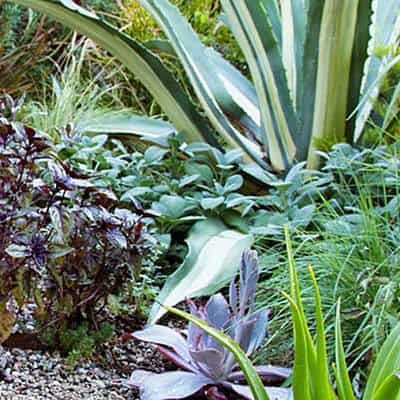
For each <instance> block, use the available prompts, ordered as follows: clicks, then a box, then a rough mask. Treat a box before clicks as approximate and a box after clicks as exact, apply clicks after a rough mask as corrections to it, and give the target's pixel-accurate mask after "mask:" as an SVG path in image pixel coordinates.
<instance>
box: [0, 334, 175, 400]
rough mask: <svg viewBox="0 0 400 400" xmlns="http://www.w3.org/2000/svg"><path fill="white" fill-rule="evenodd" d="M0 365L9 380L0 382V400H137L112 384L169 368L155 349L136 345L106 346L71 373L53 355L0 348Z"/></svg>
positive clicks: (124, 388) (127, 391)
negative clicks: (134, 374) (140, 372)
mask: <svg viewBox="0 0 400 400" xmlns="http://www.w3.org/2000/svg"><path fill="white" fill-rule="evenodd" d="M102 359H103V360H104V361H105V362H103V363H102V362H101V360H102ZM0 361H1V363H2V364H4V367H3V371H4V373H5V376H8V377H11V379H4V378H3V379H1V378H0V400H124V399H125V400H137V399H138V398H139V397H138V393H137V392H136V391H135V390H132V389H128V388H126V387H125V386H123V385H121V384H118V383H116V382H118V380H119V379H126V378H128V377H129V375H130V373H131V372H133V370H135V369H139V368H140V369H146V370H150V371H154V372H160V371H165V370H166V369H171V368H172V366H171V365H170V364H168V363H167V362H166V361H165V360H164V359H163V358H162V356H161V355H160V354H159V353H158V352H157V350H156V348H155V347H153V346H152V345H149V344H145V343H140V342H137V341H129V342H127V343H119V342H117V343H113V344H110V345H108V346H107V347H106V348H104V349H101V350H99V354H97V355H96V356H95V357H94V360H89V361H82V362H79V364H78V365H76V366H75V368H74V369H73V370H71V369H69V368H68V366H67V365H66V363H65V360H64V359H63V358H62V357H61V356H60V354H59V353H57V352H54V353H53V354H51V353H49V352H47V351H32V350H21V349H17V348H14V349H2V348H0ZM110 361H111V362H110ZM104 364H105V365H104Z"/></svg>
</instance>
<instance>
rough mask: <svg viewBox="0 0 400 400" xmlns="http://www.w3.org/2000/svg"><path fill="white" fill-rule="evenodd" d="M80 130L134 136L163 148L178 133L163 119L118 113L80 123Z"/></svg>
mask: <svg viewBox="0 0 400 400" xmlns="http://www.w3.org/2000/svg"><path fill="white" fill-rule="evenodd" d="M79 130H80V131H82V132H92V133H106V134H107V135H118V136H129V135H132V136H136V137H140V138H141V139H143V140H145V141H148V142H152V143H157V144H159V145H161V146H168V138H169V137H170V136H172V135H173V134H174V133H176V128H175V127H174V126H173V125H171V124H170V123H168V122H166V121H163V120H161V119H155V118H146V117H140V116H138V115H131V114H127V113H116V112H110V113H107V114H103V115H101V116H96V117H93V118H91V119H90V120H84V121H79Z"/></svg>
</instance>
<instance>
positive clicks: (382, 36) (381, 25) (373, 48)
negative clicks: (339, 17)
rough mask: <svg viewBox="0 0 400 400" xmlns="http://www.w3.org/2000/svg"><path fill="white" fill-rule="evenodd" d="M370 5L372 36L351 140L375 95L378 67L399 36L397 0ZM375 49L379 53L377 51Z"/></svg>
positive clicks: (389, 56)
mask: <svg viewBox="0 0 400 400" xmlns="http://www.w3.org/2000/svg"><path fill="white" fill-rule="evenodd" d="M372 9H373V10H372V12H373V16H372V23H371V29H370V30H371V36H372V37H371V40H370V43H369V46H368V60H367V62H366V64H365V76H364V79H363V82H362V87H361V96H362V97H364V100H365V101H363V104H362V106H361V107H360V108H359V109H358V112H357V120H356V127H355V132H354V141H357V140H358V139H359V138H360V136H361V134H362V131H363V129H364V126H365V123H366V121H367V119H368V118H369V116H370V114H371V111H372V109H373V106H374V102H375V100H376V99H377V98H378V95H379V90H380V86H381V84H382V81H383V79H377V78H379V77H382V78H383V75H384V74H382V71H384V70H385V67H386V66H387V65H388V64H389V63H390V62H391V61H392V60H393V58H394V57H395V55H396V49H397V45H398V40H399V38H400V0H373V1H372ZM379 52H381V53H383V54H378V53H379Z"/></svg>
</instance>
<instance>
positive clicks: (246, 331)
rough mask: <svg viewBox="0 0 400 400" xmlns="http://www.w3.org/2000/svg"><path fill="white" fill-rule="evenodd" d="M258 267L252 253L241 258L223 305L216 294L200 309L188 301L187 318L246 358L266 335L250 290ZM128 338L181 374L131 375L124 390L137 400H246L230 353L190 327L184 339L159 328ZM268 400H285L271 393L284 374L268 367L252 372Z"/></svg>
mask: <svg viewBox="0 0 400 400" xmlns="http://www.w3.org/2000/svg"><path fill="white" fill-rule="evenodd" d="M258 278H259V264H258V259H257V255H256V252H254V251H246V252H244V253H243V256H242V260H241V267H240V279H239V284H238V285H237V284H236V281H235V279H234V280H233V281H232V282H231V284H230V288H229V302H228V301H227V300H226V299H225V298H224V296H223V295H222V294H216V295H214V296H212V297H211V298H210V299H209V300H208V302H207V304H206V305H205V306H200V307H198V306H196V304H195V303H194V302H192V301H188V304H189V309H190V312H191V313H192V314H193V315H195V316H196V317H198V318H201V319H203V320H204V321H206V322H207V323H208V324H209V325H211V326H213V327H214V328H217V329H219V330H221V331H224V332H225V333H226V334H228V335H229V336H230V337H232V338H233V339H234V340H235V341H236V342H237V343H238V344H239V345H240V347H241V348H242V349H243V350H244V351H245V353H246V354H247V355H248V356H250V355H251V354H252V353H253V352H254V351H255V350H257V349H258V348H259V347H260V346H261V344H262V343H263V341H264V339H265V337H266V335H267V327H268V314H269V311H268V309H267V308H265V307H264V308H261V309H258V310H255V306H254V302H255V293H256V285H257V281H258ZM130 336H131V337H133V338H136V339H139V340H142V341H146V342H151V343H155V344H157V345H158V349H159V351H160V352H161V353H162V354H163V355H164V356H165V357H166V358H168V359H169V360H171V361H172V362H174V363H175V364H176V365H177V366H178V367H179V368H180V369H181V371H173V372H165V373H162V374H155V373H152V372H148V371H143V370H136V371H134V372H133V374H132V376H131V377H130V379H129V380H128V381H126V384H127V385H129V386H131V387H138V388H139V389H140V393H141V399H142V400H164V399H165V400H166V399H182V398H186V397H189V396H192V395H195V394H203V395H205V396H206V397H207V398H208V399H212V400H224V399H227V398H228V397H227V394H228V393H232V392H235V393H236V394H238V395H239V396H240V397H242V398H247V399H252V395H251V391H250V388H249V387H248V386H246V385H244V384H243V383H244V382H245V377H244V374H243V373H242V372H241V371H240V370H239V368H238V365H237V363H236V360H235V358H234V357H233V355H232V353H231V352H230V351H229V350H227V349H225V348H224V347H222V346H221V345H220V344H218V343H217V342H216V341H215V340H214V339H213V338H212V337H211V336H209V335H207V334H206V333H205V332H204V331H203V330H201V329H200V328H198V327H197V326H196V325H194V324H193V323H190V324H189V326H188V329H187V332H186V334H185V337H184V336H182V335H181V334H179V333H178V332H176V331H175V330H173V329H171V328H168V327H166V326H162V325H151V326H148V327H147V328H145V329H144V330H141V331H137V332H134V333H133V334H131V335H130ZM256 370H257V372H258V373H259V375H260V377H261V378H262V380H263V382H264V384H266V385H268V386H270V387H267V391H268V393H269V394H270V397H271V399H288V398H290V393H289V391H288V390H286V389H281V388H277V387H272V386H271V385H278V384H280V383H282V382H283V381H284V380H285V379H286V378H288V377H289V375H290V372H291V371H290V370H289V369H287V368H282V367H274V366H266V365H261V366H256Z"/></svg>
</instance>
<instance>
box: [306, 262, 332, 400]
mask: <svg viewBox="0 0 400 400" xmlns="http://www.w3.org/2000/svg"><path fill="white" fill-rule="evenodd" d="M309 273H310V276H311V280H312V283H313V286H314V298H315V317H316V318H315V319H316V323H317V346H316V351H317V360H316V363H315V370H314V371H313V376H314V377H315V378H316V379H314V384H313V385H312V386H313V388H314V394H315V395H316V396H315V397H316V398H323V399H327V400H329V399H332V400H334V399H335V395H334V392H333V390H332V387H331V385H330V382H329V370H328V356H327V350H326V340H325V324H324V318H323V315H322V302H321V294H320V291H319V288H318V282H317V279H316V277H315V274H314V271H313V269H312V267H311V266H310V267H309Z"/></svg>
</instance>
